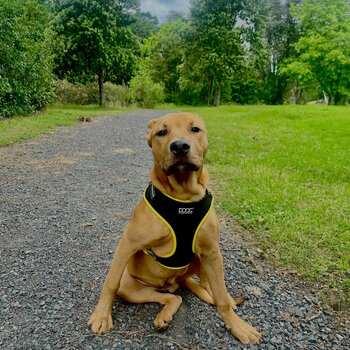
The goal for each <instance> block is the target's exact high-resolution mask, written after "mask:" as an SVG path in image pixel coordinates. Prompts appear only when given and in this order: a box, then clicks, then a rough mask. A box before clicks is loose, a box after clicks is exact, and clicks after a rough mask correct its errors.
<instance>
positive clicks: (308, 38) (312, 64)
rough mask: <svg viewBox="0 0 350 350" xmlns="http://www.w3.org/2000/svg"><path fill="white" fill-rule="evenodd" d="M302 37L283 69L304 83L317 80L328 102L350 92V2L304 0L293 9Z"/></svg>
mask: <svg viewBox="0 0 350 350" xmlns="http://www.w3.org/2000/svg"><path fill="white" fill-rule="evenodd" d="M292 13H293V15H294V16H295V18H296V19H297V21H298V25H299V27H300V30H301V37H300V39H299V41H298V42H297V44H296V46H295V49H296V52H297V57H296V58H295V59H292V60H290V61H289V64H288V65H287V66H286V68H285V69H284V72H285V73H286V74H288V75H290V76H294V77H295V76H298V78H299V80H300V81H301V83H302V84H303V85H304V86H305V85H306V84H308V83H309V82H310V81H311V80H312V79H313V80H316V81H317V82H318V84H319V86H320V88H321V90H323V91H324V92H325V93H326V94H327V95H328V97H329V103H330V104H344V103H345V102H346V100H347V98H348V97H349V95H350V80H349V76H350V46H349V42H350V4H349V2H348V1H347V0H333V1H328V0H317V1H316V0H304V1H303V2H302V4H299V5H296V6H295V7H294V8H293V12H292Z"/></svg>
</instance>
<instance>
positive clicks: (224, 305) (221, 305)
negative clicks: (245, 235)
mask: <svg viewBox="0 0 350 350" xmlns="http://www.w3.org/2000/svg"><path fill="white" fill-rule="evenodd" d="M202 268H203V272H204V273H205V274H206V277H207V278H208V282H209V285H210V288H211V290H212V292H213V297H214V301H215V304H216V306H217V309H218V311H219V313H220V315H221V317H222V318H223V320H224V322H225V325H226V327H227V328H228V329H230V331H231V333H232V334H233V335H234V336H235V337H236V338H238V339H239V340H240V341H241V342H242V343H243V344H250V343H251V344H255V343H257V342H258V341H259V339H260V338H261V334H260V333H259V332H257V331H256V330H255V329H254V328H253V327H252V326H250V325H249V324H248V323H246V322H244V321H243V320H241V319H240V318H239V317H238V316H237V314H236V313H235V312H234V311H233V309H232V304H231V300H230V296H229V294H228V292H227V289H226V286H225V281H224V271H223V261H222V256H221V253H220V250H219V248H213V249H211V250H210V251H209V252H207V254H203V255H202Z"/></svg>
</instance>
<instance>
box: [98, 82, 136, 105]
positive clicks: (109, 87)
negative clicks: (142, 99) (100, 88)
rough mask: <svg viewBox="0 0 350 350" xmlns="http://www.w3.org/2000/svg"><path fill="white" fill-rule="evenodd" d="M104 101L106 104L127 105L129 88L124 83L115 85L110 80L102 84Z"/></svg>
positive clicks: (129, 98)
mask: <svg viewBox="0 0 350 350" xmlns="http://www.w3.org/2000/svg"><path fill="white" fill-rule="evenodd" d="M104 88H105V94H106V102H107V103H108V104H113V105H120V106H122V107H125V106H129V105H130V104H131V103H132V101H131V95H130V89H129V87H128V86H126V85H115V84H112V83H110V82H107V83H105V84H104Z"/></svg>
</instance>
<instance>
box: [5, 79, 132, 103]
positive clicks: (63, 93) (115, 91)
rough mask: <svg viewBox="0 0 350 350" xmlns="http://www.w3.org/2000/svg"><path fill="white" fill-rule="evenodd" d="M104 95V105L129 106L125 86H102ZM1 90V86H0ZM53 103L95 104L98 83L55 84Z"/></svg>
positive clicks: (108, 83) (128, 95)
mask: <svg viewBox="0 0 350 350" xmlns="http://www.w3.org/2000/svg"><path fill="white" fill-rule="evenodd" d="M103 86H104V89H105V94H106V103H107V104H112V105H120V106H128V105H130V104H131V96H130V89H129V88H128V86H126V85H115V84H112V83H110V82H106V83H104V84H103ZM0 89H1V85H0ZM54 94H55V102H57V103H62V104H78V105H86V104H97V103H98V102H99V91H98V83H97V82H92V83H88V84H86V85H83V84H81V83H75V84H73V83H70V82H69V81H67V80H57V81H56V82H55V90H54Z"/></svg>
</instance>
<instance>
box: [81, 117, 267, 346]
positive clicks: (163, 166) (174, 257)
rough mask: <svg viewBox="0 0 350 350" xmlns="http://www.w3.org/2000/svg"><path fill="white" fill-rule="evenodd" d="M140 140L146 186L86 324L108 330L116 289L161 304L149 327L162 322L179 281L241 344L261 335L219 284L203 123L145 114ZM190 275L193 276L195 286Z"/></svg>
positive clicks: (172, 307)
mask: <svg viewBox="0 0 350 350" xmlns="http://www.w3.org/2000/svg"><path fill="white" fill-rule="evenodd" d="M147 140H148V144H149V145H150V147H151V148H152V152H153V158H154V165H153V169H152V171H151V175H150V177H151V185H150V186H149V187H148V188H147V190H146V192H145V197H144V200H142V201H141V202H140V203H139V204H138V206H137V207H136V209H135V211H134V214H133V216H132V218H131V220H130V222H129V224H128V225H127V227H126V228H125V231H124V233H123V235H122V237H121V239H120V242H119V244H118V247H117V249H116V251H115V254H114V258H113V261H112V264H111V267H110V270H109V272H108V274H107V277H106V280H105V282H104V285H103V288H102V292H101V296H100V299H99V301H98V304H97V306H96V308H95V310H94V312H93V314H92V315H91V318H90V320H89V322H88V325H89V326H90V327H91V330H92V331H93V332H94V333H98V334H102V333H105V332H107V331H109V330H110V329H111V328H112V304H113V300H114V297H115V295H116V294H117V295H119V296H120V297H121V298H123V299H125V300H127V301H129V302H132V303H146V302H158V303H160V304H163V305H164V307H163V309H162V310H161V311H160V312H159V314H158V315H157V316H156V318H155V320H154V326H155V327H156V328H163V327H167V326H168V325H169V322H170V321H171V320H172V317H173V315H174V314H175V313H176V311H177V310H178V308H179V306H180V305H181V302H182V299H181V297H180V296H178V295H174V294H172V293H173V292H175V290H176V289H177V288H178V287H179V285H183V286H185V287H186V288H188V289H189V290H191V291H192V292H193V293H194V294H196V295H197V296H198V297H199V298H201V299H203V300H205V301H206V302H208V303H210V304H214V305H216V307H217V309H218V311H219V313H220V315H221V316H222V318H223V320H224V322H225V325H226V327H227V328H228V329H230V331H231V333H232V334H233V335H234V336H235V337H236V338H238V339H239V340H240V341H241V342H242V343H244V344H249V343H257V342H258V341H259V339H260V337H261V334H260V333H258V332H257V331H256V330H255V329H254V328H253V327H251V326H250V325H249V324H247V323H245V322H244V321H243V320H241V319H240V318H239V317H238V316H237V315H236V313H235V312H234V310H235V309H236V302H237V303H239V302H240V301H241V300H236V302H235V301H234V300H233V299H232V298H231V297H230V296H229V294H228V292H227V290H226V286H225V282H224V272H223V261H222V256H221V252H220V248H219V223H218V220H217V217H216V214H215V211H214V209H213V205H212V204H213V200H212V197H211V194H210V193H209V192H208V191H207V190H206V187H207V184H208V179H209V177H208V172H207V170H206V169H205V168H204V167H203V160H204V157H205V154H206V151H207V146H208V140H207V134H206V128H205V125H204V122H203V120H202V119H201V118H200V117H199V116H197V115H193V114H191V113H174V114H168V115H165V116H163V117H161V118H158V119H153V120H151V121H150V122H149V124H148V134H147ZM164 209H165V210H164ZM169 212H170V214H169ZM195 212H201V215H199V216H197V214H195ZM174 218H175V219H174ZM182 218H183V220H184V221H183V222H182V221H181V220H182ZM193 223H194V224H193ZM190 226H191V229H189V227H190ZM182 246H184V250H183V251H182V250H181V247H182ZM186 247H187V250H186ZM193 275H197V276H199V279H200V282H199V283H197V282H196V281H195V280H194V279H193V278H192V277H191V276H193Z"/></svg>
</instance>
